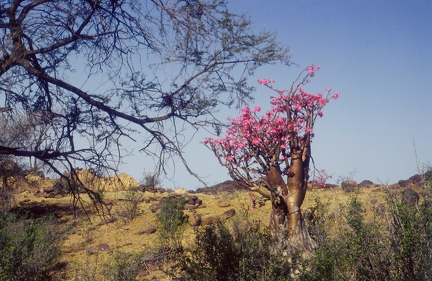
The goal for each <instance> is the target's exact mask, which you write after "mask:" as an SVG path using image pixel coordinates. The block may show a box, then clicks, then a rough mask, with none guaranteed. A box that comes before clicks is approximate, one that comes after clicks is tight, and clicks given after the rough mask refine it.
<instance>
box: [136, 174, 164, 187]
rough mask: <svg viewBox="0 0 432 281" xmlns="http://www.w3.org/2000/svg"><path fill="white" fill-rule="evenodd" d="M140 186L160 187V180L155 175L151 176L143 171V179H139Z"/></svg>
mask: <svg viewBox="0 0 432 281" xmlns="http://www.w3.org/2000/svg"><path fill="white" fill-rule="evenodd" d="M140 184H144V185H145V186H151V187H160V185H161V184H162V180H161V178H160V176H159V175H158V174H157V173H156V174H152V173H148V172H146V171H144V172H143V178H142V179H141V181H140Z"/></svg>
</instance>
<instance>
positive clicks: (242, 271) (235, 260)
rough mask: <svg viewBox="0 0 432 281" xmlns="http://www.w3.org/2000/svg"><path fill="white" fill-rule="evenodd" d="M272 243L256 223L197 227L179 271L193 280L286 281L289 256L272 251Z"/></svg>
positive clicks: (245, 222)
mask: <svg viewBox="0 0 432 281" xmlns="http://www.w3.org/2000/svg"><path fill="white" fill-rule="evenodd" d="M274 242H275V240H273V238H272V237H271V236H270V234H269V232H268V229H267V228H266V229H261V223H260V222H259V221H254V222H249V221H248V220H245V221H243V222H240V221H235V222H234V223H233V225H232V227H228V226H227V225H226V224H224V223H223V222H218V223H217V224H215V225H210V226H205V227H201V228H199V229H198V230H197V233H196V238H195V246H194V248H193V249H192V250H191V251H190V252H189V253H188V254H187V255H185V257H184V258H183V260H182V264H183V269H185V270H186V272H187V273H188V274H190V275H191V276H192V279H193V280H239V281H240V280H245V281H246V280H290V273H291V272H292V269H293V268H295V267H296V265H295V264H294V263H293V260H294V259H293V258H292V257H293V255H290V257H288V256H287V255H286V253H284V252H283V250H282V249H281V250H280V251H278V250H275V248H274V245H275V243H274ZM290 258H291V259H290Z"/></svg>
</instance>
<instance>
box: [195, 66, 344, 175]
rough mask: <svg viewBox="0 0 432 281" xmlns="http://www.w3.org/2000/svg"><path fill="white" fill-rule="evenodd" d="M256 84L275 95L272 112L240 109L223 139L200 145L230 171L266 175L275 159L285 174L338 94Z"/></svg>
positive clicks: (311, 69) (310, 69) (310, 72)
mask: <svg viewBox="0 0 432 281" xmlns="http://www.w3.org/2000/svg"><path fill="white" fill-rule="evenodd" d="M317 69H319V67H318V68H315V67H314V66H313V65H312V66H309V67H308V68H306V72H307V74H306V75H307V76H306V77H308V76H310V77H313V76H314V71H316V70H317ZM258 83H259V84H262V85H266V86H267V87H269V88H271V89H273V90H275V91H276V92H277V93H278V95H277V96H272V97H271V104H272V108H271V109H270V110H269V111H267V112H266V113H265V114H263V115H262V114H261V115H259V114H258V113H259V112H260V111H261V108H260V107H259V106H255V107H254V108H253V109H251V108H248V107H246V108H243V109H242V112H241V115H240V116H238V117H236V118H230V119H228V120H229V121H230V122H231V126H230V127H229V128H228V129H227V131H226V136H225V137H224V138H221V139H212V138H206V139H205V140H204V141H203V142H204V144H205V145H206V146H208V147H209V148H210V149H212V150H213V152H214V153H215V154H216V156H217V157H218V158H219V161H220V162H221V164H222V165H224V166H226V167H227V168H228V169H229V170H230V171H234V172H236V171H238V170H239V169H243V171H246V172H245V173H247V174H248V175H249V172H250V173H252V174H256V175H258V176H259V175H260V174H261V175H263V174H265V171H264V170H263V168H264V167H265V166H266V164H268V163H269V161H274V159H276V161H278V163H279V164H280V165H285V170H286V168H287V165H289V164H288V163H289V162H288V160H289V158H290V156H291V151H292V150H293V149H298V148H300V147H305V146H306V145H309V144H310V143H311V140H312V138H313V137H314V133H313V127H314V124H315V120H316V118H317V117H322V116H323V113H322V110H323V108H324V107H325V105H326V104H327V103H328V102H329V100H330V99H337V98H339V94H338V93H336V94H334V95H333V96H331V97H330V91H331V89H330V88H326V89H325V90H326V92H327V94H326V96H323V94H322V93H318V94H311V93H309V92H306V91H305V90H303V88H300V87H298V88H296V89H294V90H291V91H287V90H278V89H274V88H273V87H272V86H269V83H274V80H267V79H261V80H258ZM281 170H284V169H283V168H282V169H281Z"/></svg>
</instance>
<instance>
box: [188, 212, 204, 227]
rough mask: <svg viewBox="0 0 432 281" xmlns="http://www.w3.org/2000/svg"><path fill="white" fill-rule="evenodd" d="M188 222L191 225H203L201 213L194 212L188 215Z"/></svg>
mask: <svg viewBox="0 0 432 281" xmlns="http://www.w3.org/2000/svg"><path fill="white" fill-rule="evenodd" d="M188 224H189V225H190V226H199V225H201V215H199V214H193V215H191V216H189V217H188Z"/></svg>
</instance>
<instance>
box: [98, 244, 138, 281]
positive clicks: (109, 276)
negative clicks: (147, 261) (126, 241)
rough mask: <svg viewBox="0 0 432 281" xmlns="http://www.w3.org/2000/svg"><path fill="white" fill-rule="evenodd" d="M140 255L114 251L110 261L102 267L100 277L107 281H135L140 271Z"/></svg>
mask: <svg viewBox="0 0 432 281" xmlns="http://www.w3.org/2000/svg"><path fill="white" fill-rule="evenodd" d="M142 260H143V258H142V254H141V253H138V254H129V253H125V252H121V251H114V253H113V256H112V258H111V259H110V261H108V262H107V263H105V264H104V265H103V270H102V275H103V276H104V277H105V279H104V280H108V281H135V280H136V277H137V275H138V272H139V271H140V270H142V268H143V266H144V264H143V262H142Z"/></svg>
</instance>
